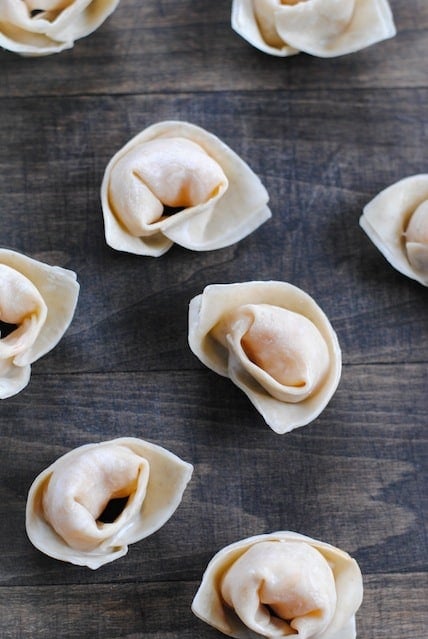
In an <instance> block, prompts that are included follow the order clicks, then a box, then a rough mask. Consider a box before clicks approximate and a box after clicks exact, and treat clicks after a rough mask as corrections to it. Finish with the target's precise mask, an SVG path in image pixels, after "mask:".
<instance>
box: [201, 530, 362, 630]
mask: <svg viewBox="0 0 428 639" xmlns="http://www.w3.org/2000/svg"><path fill="white" fill-rule="evenodd" d="M362 596H363V584H362V577H361V572H360V569H359V567H358V564H357V562H356V561H355V560H354V559H352V557H350V556H349V555H348V554H347V553H345V552H343V551H342V550H339V549H338V548H335V547H334V546H331V545H329V544H326V543H324V542H321V541H318V540H316V539H312V538H311V537H306V536H304V535H300V534H298V533H294V532H289V531H280V532H276V533H272V534H266V535H257V536H255V537H249V538H248V539H243V540H241V541H238V542H236V543H234V544H231V545H230V546H227V547H226V548H223V549H222V550H220V552H218V553H217V554H216V555H215V556H214V557H213V559H212V560H211V561H210V563H209V564H208V567H207V569H206V571H205V573H204V576H203V578H202V583H201V585H200V587H199V589H198V592H197V593H196V596H195V598H194V600H193V603H192V610H193V612H194V613H195V615H196V616H197V617H199V618H200V619H202V620H203V621H205V622H206V623H208V624H210V625H212V626H214V628H217V629H218V630H220V631H221V632H223V633H224V634H226V635H229V636H230V637H236V638H237V639H255V638H257V637H269V638H272V637H278V638H282V637H290V636H292V637H297V638H300V639H355V637H356V630H355V613H356V611H357V610H358V608H359V606H360V605H361V601H362Z"/></svg>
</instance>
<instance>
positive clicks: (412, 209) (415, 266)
mask: <svg viewBox="0 0 428 639" xmlns="http://www.w3.org/2000/svg"><path fill="white" fill-rule="evenodd" d="M360 226H361V227H362V229H363V230H364V231H365V232H366V233H367V235H368V236H369V238H370V239H371V241H372V242H373V244H374V245H375V246H376V247H377V248H378V249H379V251H380V252H381V253H382V254H383V255H384V257H385V258H386V259H387V260H388V262H389V263H390V264H391V265H392V266H393V267H394V268H396V269H397V271H399V272H400V273H403V275H407V276H408V277H411V278H412V279H414V280H417V281H418V282H420V283H421V284H423V285H424V286H428V174H421V175H412V176H411V177H407V178H404V179H403V180H400V181H399V182H396V183H395V184H392V185H391V186H389V187H388V188H386V189H384V190H383V191H381V192H380V193H379V194H378V195H377V196H376V197H375V198H374V199H373V200H371V202H369V203H368V204H367V205H366V206H365V207H364V209H363V214H362V216H361V218H360Z"/></svg>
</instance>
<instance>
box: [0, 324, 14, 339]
mask: <svg viewBox="0 0 428 639" xmlns="http://www.w3.org/2000/svg"><path fill="white" fill-rule="evenodd" d="M18 326H19V324H11V323H9V322H4V321H3V320H0V339H4V338H5V337H7V336H8V335H10V334H11V333H13V331H16V329H17V328H18Z"/></svg>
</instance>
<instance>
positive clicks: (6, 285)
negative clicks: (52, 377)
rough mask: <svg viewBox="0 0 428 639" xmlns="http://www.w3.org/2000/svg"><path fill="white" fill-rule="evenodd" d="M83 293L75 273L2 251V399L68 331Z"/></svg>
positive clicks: (15, 390) (24, 382) (22, 385)
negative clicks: (80, 293) (80, 291)
mask: <svg viewBox="0 0 428 639" xmlns="http://www.w3.org/2000/svg"><path fill="white" fill-rule="evenodd" d="M78 295H79V284H78V283H77V281H76V274H75V273H74V272H73V271H69V270H67V269H64V268H61V267H59V266H49V265H48V264H43V263H42V262H39V261H37V260H34V259H32V258H30V257H27V256H25V255H22V254H21V253H17V252H15V251H10V250H7V249H0V399H5V398H6V397H11V396H12V395H16V394H17V393H19V391H21V390H22V389H23V388H25V386H27V384H28V382H29V381H30V373H31V364H32V363H33V362H35V361H36V360H37V359H39V358H40V357H42V355H45V354H46V353H47V352H48V351H50V350H51V349H52V348H53V347H54V346H56V344H57V343H58V342H59V340H60V339H61V337H62V336H63V335H64V333H65V331H66V330H67V328H68V326H69V324H70V322H71V320H72V318H73V315H74V311H75V308H76V304H77V298H78Z"/></svg>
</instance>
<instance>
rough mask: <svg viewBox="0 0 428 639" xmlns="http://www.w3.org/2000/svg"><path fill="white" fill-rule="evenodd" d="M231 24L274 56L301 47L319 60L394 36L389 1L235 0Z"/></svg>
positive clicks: (284, 54) (288, 53)
mask: <svg viewBox="0 0 428 639" xmlns="http://www.w3.org/2000/svg"><path fill="white" fill-rule="evenodd" d="M232 28H233V29H234V30H235V31H236V32H237V33H238V34H239V35H240V36H242V37H243V38H244V39H245V40H247V41H248V42H249V43H250V44H252V45H253V46H254V47H256V48H257V49H260V50H261V51H264V52H265V53H270V54H271V55H276V56H289V55H294V54H296V53H299V52H300V51H303V52H304V53H309V54H311V55H314V56H318V57H321V58H330V57H334V56H339V55H344V54H346V53H352V52H354V51H358V50H359V49H363V48H364V47H368V46H370V45H372V44H375V43H376V42H379V41H380V40H385V39H386V38H392V37H393V36H394V35H395V33H396V30H395V26H394V21H393V16H392V13H391V9H390V7H389V4H388V2H387V0H282V1H281V0H233V4H232Z"/></svg>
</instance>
